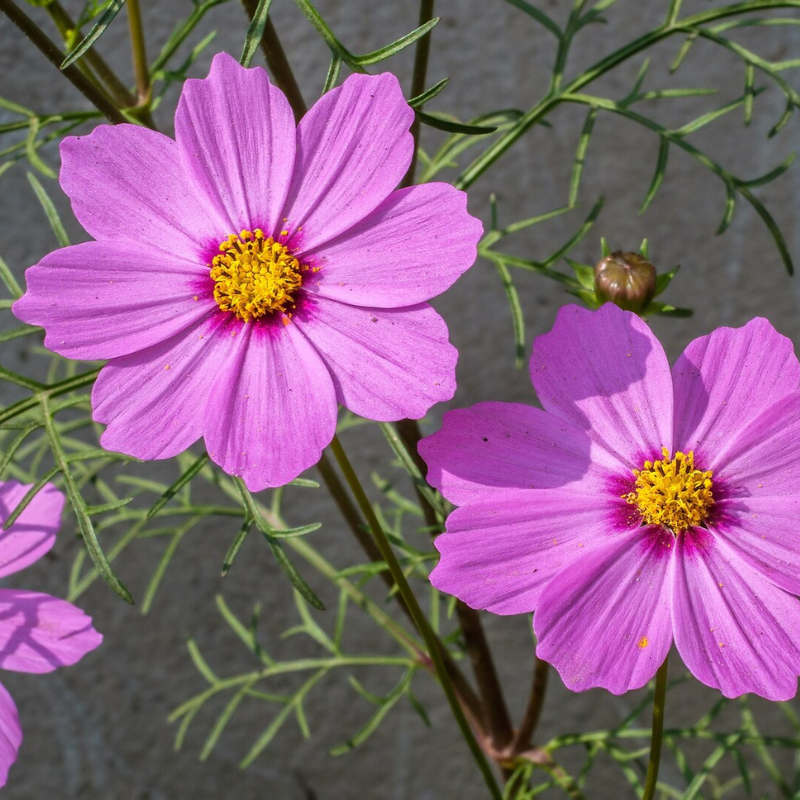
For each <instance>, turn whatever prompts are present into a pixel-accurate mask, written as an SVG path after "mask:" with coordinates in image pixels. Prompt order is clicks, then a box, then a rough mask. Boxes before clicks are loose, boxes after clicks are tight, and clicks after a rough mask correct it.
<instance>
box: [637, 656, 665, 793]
mask: <svg viewBox="0 0 800 800" xmlns="http://www.w3.org/2000/svg"><path fill="white" fill-rule="evenodd" d="M667 661H668V659H666V658H665V659H664V663H663V664H662V665H661V666H660V667H659V668H658V672H657V673H656V693H655V697H654V698H653V734H652V736H651V738H650V762H649V763H648V765H647V777H646V778H645V780H644V792H643V793H642V800H653V798H654V797H655V794H656V784H657V783H658V765H659V763H660V762H661V741H662V738H663V734H664V706H665V705H666V701H667Z"/></svg>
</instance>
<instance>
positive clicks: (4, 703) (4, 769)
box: [0, 684, 22, 787]
mask: <svg viewBox="0 0 800 800" xmlns="http://www.w3.org/2000/svg"><path fill="white" fill-rule="evenodd" d="M21 744H22V726H21V725H20V724H19V713H18V712H17V706H16V704H15V703H14V701H13V699H12V698H11V695H10V694H9V693H8V690H7V689H6V687H5V686H3V685H2V684H0V787H3V786H5V785H6V783H7V782H8V771H9V770H10V769H11V766H12V765H13V764H14V762H15V761H16V760H17V752H18V751H19V746H20V745H21Z"/></svg>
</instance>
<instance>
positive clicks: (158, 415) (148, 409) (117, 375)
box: [92, 314, 242, 460]
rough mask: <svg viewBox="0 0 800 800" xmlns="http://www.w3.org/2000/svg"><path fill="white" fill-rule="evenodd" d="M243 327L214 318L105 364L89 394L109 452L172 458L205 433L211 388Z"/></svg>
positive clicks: (104, 443)
mask: <svg viewBox="0 0 800 800" xmlns="http://www.w3.org/2000/svg"><path fill="white" fill-rule="evenodd" d="M241 327H242V323H240V322H239V321H238V320H236V319H235V318H233V317H232V316H229V317H223V316H222V315H221V314H212V315H211V316H209V317H207V318H206V319H205V320H201V321H200V322H198V323H196V324H194V325H193V326H191V327H190V328H187V329H186V330H185V331H183V332H182V333H180V334H178V335H177V336H174V337H173V338H172V339H169V340H167V341H166V342H162V343H161V344H158V345H155V346H154V347H150V348H148V349H147V350H142V351H141V352H139V353H134V354H133V355H130V356H125V357H123V358H118V359H115V360H114V361H112V362H111V363H109V364H107V365H106V366H105V367H104V369H103V370H102V372H101V373H100V375H99V376H98V378H97V380H96V381H95V385H94V389H93V391H92V407H93V409H94V414H93V416H94V419H95V420H96V421H97V422H103V423H105V424H106V425H107V427H106V430H105V432H104V433H103V435H102V436H101V437H100V443H101V444H102V445H103V447H105V448H106V449H107V450H114V451H116V452H119V453H126V454H128V455H131V456H135V457H136V458H142V459H145V460H149V459H154V458H171V457H172V456H175V455H177V454H178V453H181V452H183V451H184V450H185V449H186V448H187V447H189V445H191V444H192V443H193V442H196V441H197V440H198V439H199V438H200V437H201V436H202V435H203V420H204V417H205V410H206V405H207V403H208V398H209V396H210V394H211V389H212V386H213V385H214V382H215V381H216V380H217V379H218V376H219V374H220V372H221V371H222V370H223V369H225V368H226V363H227V362H228V360H229V359H231V358H232V357H233V353H234V351H235V344H236V339H235V335H236V334H237V333H238V332H239V330H240V329H241Z"/></svg>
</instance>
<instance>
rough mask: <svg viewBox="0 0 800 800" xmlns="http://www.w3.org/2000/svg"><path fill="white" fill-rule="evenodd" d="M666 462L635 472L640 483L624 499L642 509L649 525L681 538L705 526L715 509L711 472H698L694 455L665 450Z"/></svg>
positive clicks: (661, 460) (646, 466) (643, 519)
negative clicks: (703, 524)
mask: <svg viewBox="0 0 800 800" xmlns="http://www.w3.org/2000/svg"><path fill="white" fill-rule="evenodd" d="M661 452H662V454H663V456H664V457H663V459H660V460H657V461H645V462H644V466H643V467H642V469H635V470H633V474H634V475H635V476H636V482H635V484H634V489H633V491H632V492H628V493H627V494H624V495H622V497H623V499H624V500H626V501H627V502H628V503H630V504H631V505H634V506H636V507H637V508H638V510H639V513H640V514H641V516H642V521H643V522H644V523H645V524H646V525H663V526H664V527H665V528H668V529H669V530H671V531H672V533H673V534H675V535H677V534H679V533H682V532H683V531H686V530H688V529H689V528H692V527H695V526H697V525H700V524H702V523H703V522H704V521H705V520H706V519H707V518H708V516H709V514H710V513H711V507H712V506H713V505H714V502H715V501H714V493H713V481H712V480H711V478H712V473H711V471H710V470H706V471H702V470H699V469H695V466H694V453H693V452H692V451H689V452H688V453H681V452H680V451H678V452H677V453H675V457H674V458H670V456H669V450H667V448H666V447H664V448H662V451H661Z"/></svg>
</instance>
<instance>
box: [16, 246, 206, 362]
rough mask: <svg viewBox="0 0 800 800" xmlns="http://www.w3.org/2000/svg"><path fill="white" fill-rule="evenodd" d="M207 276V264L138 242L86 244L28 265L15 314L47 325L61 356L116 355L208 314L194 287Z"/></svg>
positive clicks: (48, 337)
mask: <svg viewBox="0 0 800 800" xmlns="http://www.w3.org/2000/svg"><path fill="white" fill-rule="evenodd" d="M207 276H208V268H207V267H202V266H198V265H197V264H196V263H192V262H190V261H186V260H184V259H183V258H181V257H180V256H176V255H167V254H165V253H164V252H163V251H160V250H154V249H152V248H150V247H146V246H142V245H140V244H135V243H133V242H128V241H122V240H121V241H118V242H114V243H111V242H106V241H103V242H85V243H84V244H77V245H74V246H73V247H65V248H63V249H61V250H56V251H54V252H52V253H50V254H49V255H47V256H45V257H44V258H43V259H42V260H41V262H40V263H39V264H38V265H37V266H35V267H31V268H30V269H29V270H28V271H27V273H26V277H27V279H28V292H27V294H25V296H24V297H22V298H21V299H20V300H18V301H17V302H16V303H15V304H14V313H15V314H16V315H17V316H18V317H19V318H20V319H21V320H23V321H24V322H28V323H30V324H31V325H42V326H44V328H45V329H46V331H47V335H46V336H45V340H44V343H45V346H46V347H48V348H49V349H50V350H54V351H55V352H56V353H60V354H61V355H64V356H68V357H69V358H80V359H106V358H116V357H118V356H124V355H128V354H129V353H134V352H136V351H137V350H142V349H143V348H145V347H149V346H150V345H153V344H157V343H158V342H161V341H163V340H164V339H168V338H169V337H170V336H174V335H175V334H176V333H178V332H180V331H182V330H183V329H184V328H187V327H189V326H190V325H191V324H192V323H193V322H195V321H196V320H198V319H199V318H200V317H202V316H203V315H205V314H207V313H208V311H209V302H210V301H209V300H208V299H207V298H206V297H204V296H202V293H201V294H200V295H199V294H198V288H197V285H198V280H202V279H203V278H207ZM65 298H68V300H67V301H66V302H65ZM211 303H212V306H211V307H214V308H215V306H213V301H211Z"/></svg>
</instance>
